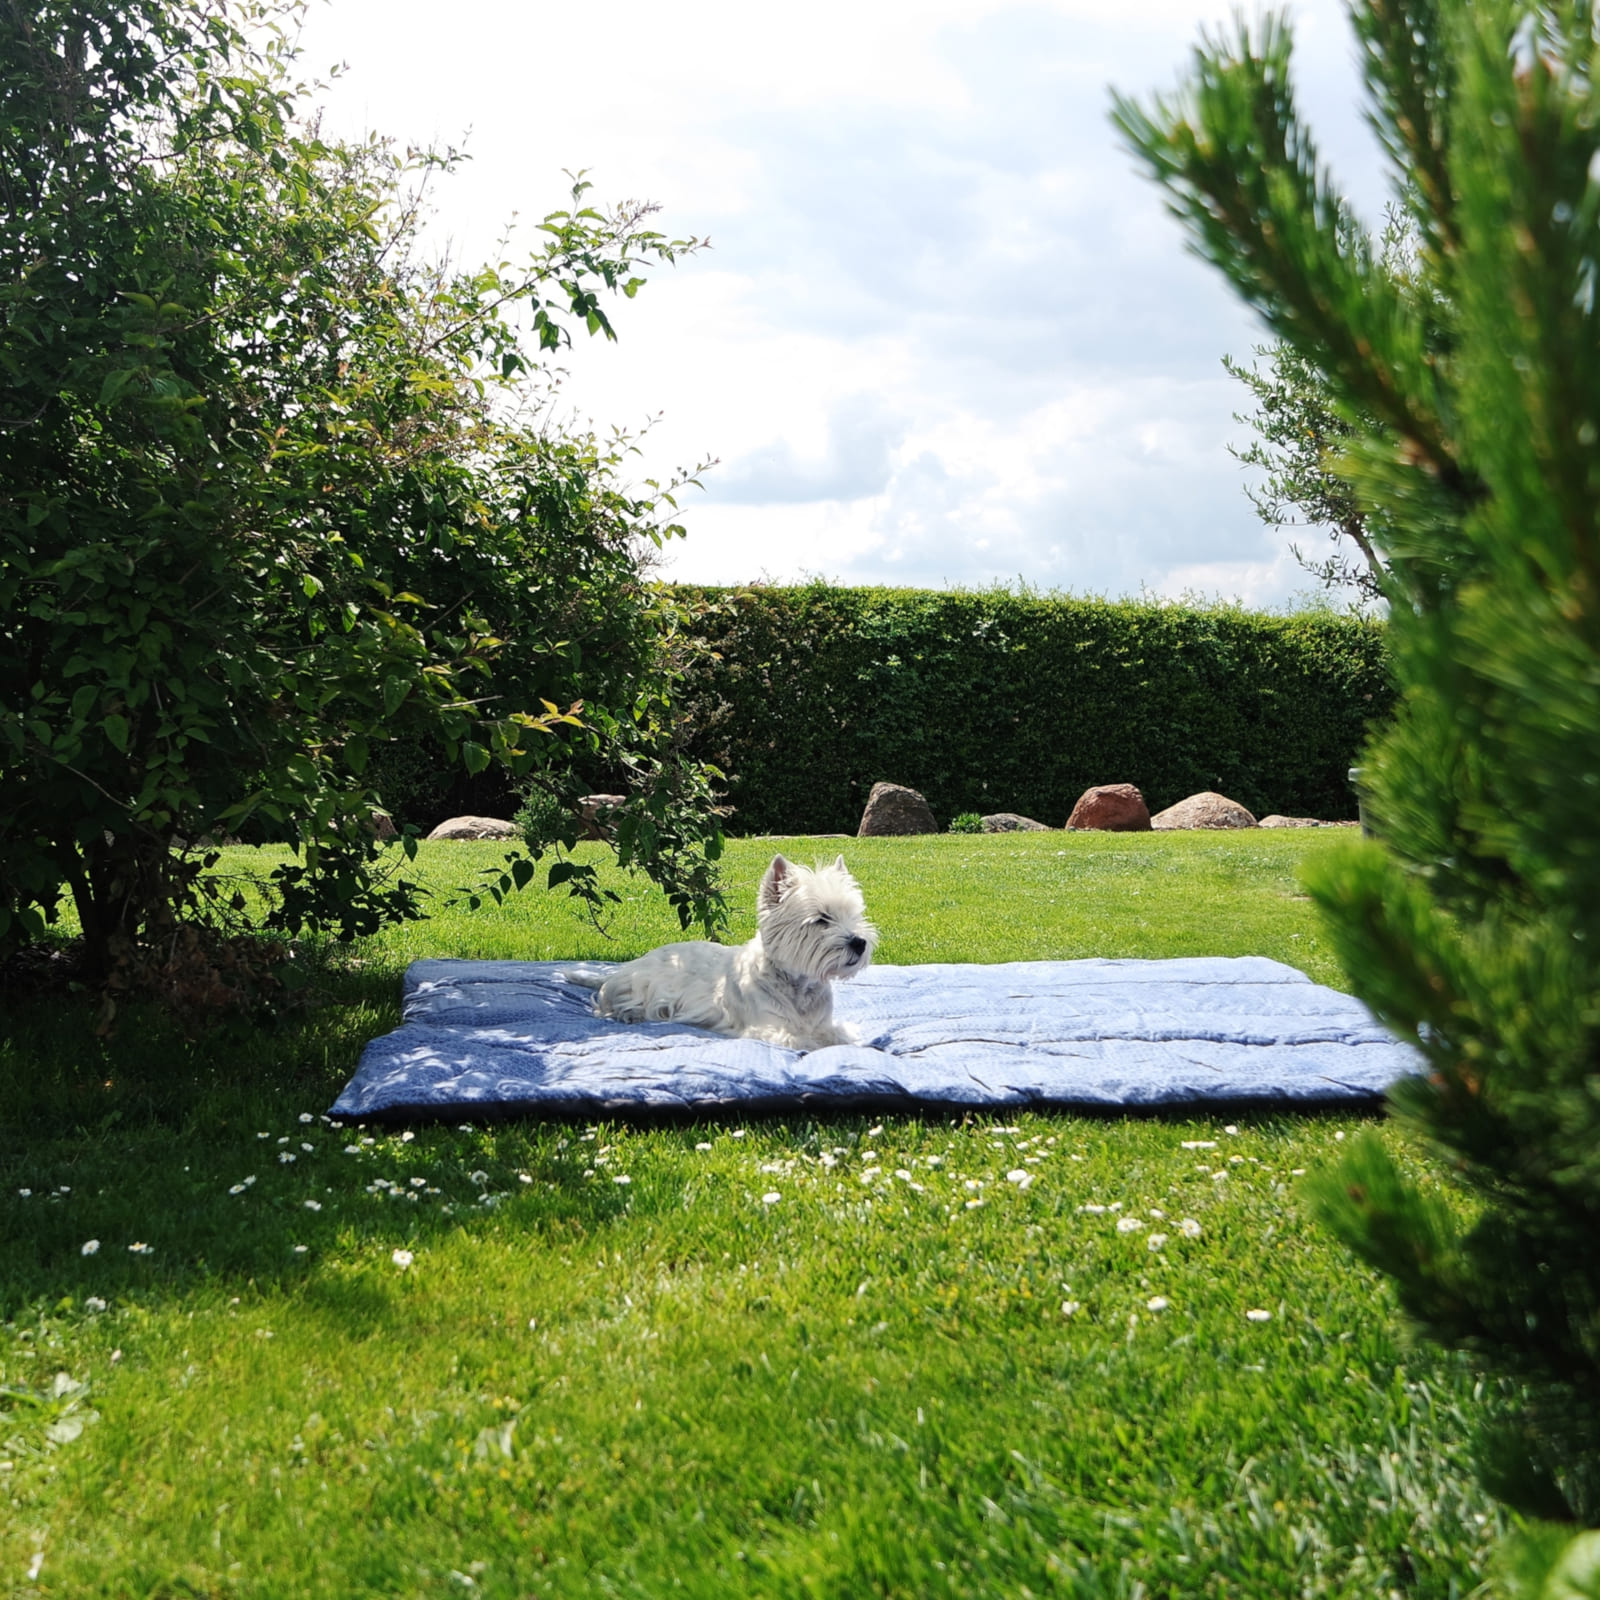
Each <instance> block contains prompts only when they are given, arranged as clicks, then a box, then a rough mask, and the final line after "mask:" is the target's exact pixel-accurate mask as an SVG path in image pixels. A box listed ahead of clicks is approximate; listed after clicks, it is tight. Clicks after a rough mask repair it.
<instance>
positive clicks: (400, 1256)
mask: <svg viewBox="0 0 1600 1600" xmlns="http://www.w3.org/2000/svg"><path fill="white" fill-rule="evenodd" d="M389 1259H390V1260H391V1261H392V1262H394V1264H395V1265H396V1266H397V1267H399V1269H400V1270H401V1271H402V1272H404V1271H405V1270H406V1268H407V1267H409V1266H410V1265H411V1263H412V1262H413V1261H415V1260H416V1259H417V1258H416V1257H415V1256H414V1255H412V1253H411V1252H410V1251H409V1250H396V1251H394V1252H393V1253H392V1254H391V1255H390V1257H389Z"/></svg>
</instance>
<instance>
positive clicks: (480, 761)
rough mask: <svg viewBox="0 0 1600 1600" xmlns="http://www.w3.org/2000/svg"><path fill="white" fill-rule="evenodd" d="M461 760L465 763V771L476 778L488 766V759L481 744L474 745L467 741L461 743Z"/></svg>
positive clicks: (487, 753) (487, 754) (486, 752)
mask: <svg viewBox="0 0 1600 1600" xmlns="http://www.w3.org/2000/svg"><path fill="white" fill-rule="evenodd" d="M461 759H462V760H463V761H464V762H465V763H466V767H467V771H468V772H470V773H471V774H472V775H473V776H474V777H476V776H477V775H478V774H479V773H480V772H482V771H483V770H484V769H485V768H486V767H487V766H488V765H489V759H490V757H489V752H488V751H487V750H486V749H485V748H484V747H483V746H482V745H481V744H474V743H473V742H472V741H471V740H470V739H467V740H463V741H462V745H461Z"/></svg>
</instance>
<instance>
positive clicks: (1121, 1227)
mask: <svg viewBox="0 0 1600 1600" xmlns="http://www.w3.org/2000/svg"><path fill="white" fill-rule="evenodd" d="M1117 1232H1118V1233H1143V1232H1144V1223H1143V1222H1142V1221H1141V1220H1140V1219H1139V1218H1138V1217H1118V1218H1117Z"/></svg>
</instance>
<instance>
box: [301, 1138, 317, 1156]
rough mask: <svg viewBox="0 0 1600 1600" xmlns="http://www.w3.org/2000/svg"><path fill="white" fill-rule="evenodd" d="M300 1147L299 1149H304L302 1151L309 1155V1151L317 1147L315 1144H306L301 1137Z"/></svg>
mask: <svg viewBox="0 0 1600 1600" xmlns="http://www.w3.org/2000/svg"><path fill="white" fill-rule="evenodd" d="M300 1148H301V1149H302V1150H304V1151H305V1152H306V1153H307V1154H308V1155H309V1154H310V1153H311V1152H312V1151H313V1150H315V1149H316V1148H317V1147H316V1146H315V1145H314V1144H307V1143H306V1142H305V1141H304V1140H303V1139H302V1140H301V1141H300Z"/></svg>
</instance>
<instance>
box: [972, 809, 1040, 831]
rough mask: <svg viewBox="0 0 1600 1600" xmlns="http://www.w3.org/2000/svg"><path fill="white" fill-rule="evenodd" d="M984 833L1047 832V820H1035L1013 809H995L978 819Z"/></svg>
mask: <svg viewBox="0 0 1600 1600" xmlns="http://www.w3.org/2000/svg"><path fill="white" fill-rule="evenodd" d="M978 821H979V823H980V824H981V825H982V828H983V831H984V832H985V833H1049V832H1050V824H1049V823H1048V822H1035V821H1034V820H1033V818H1032V817H1024V816H1022V815H1020V814H1019V813H1017V812H1015V811H996V812H994V813H993V814H992V815H990V816H987V817H980V818H979V819H978Z"/></svg>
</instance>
